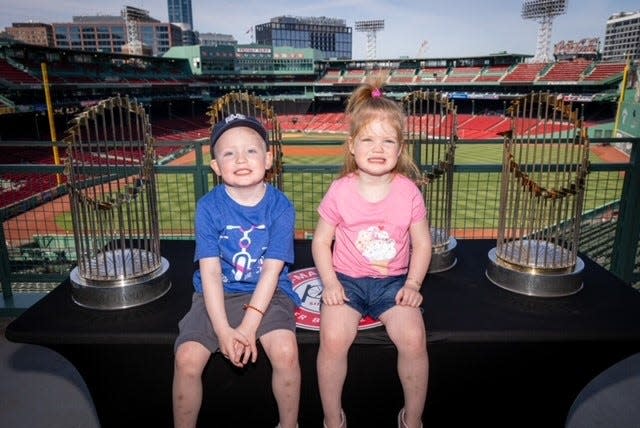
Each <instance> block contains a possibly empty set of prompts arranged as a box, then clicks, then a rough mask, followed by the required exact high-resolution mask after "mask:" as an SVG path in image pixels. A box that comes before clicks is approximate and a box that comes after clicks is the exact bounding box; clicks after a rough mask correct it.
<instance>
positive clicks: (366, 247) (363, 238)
mask: <svg viewBox="0 0 640 428" xmlns="http://www.w3.org/2000/svg"><path fill="white" fill-rule="evenodd" d="M356 247H357V248H358V250H360V252H361V253H362V255H363V256H364V257H365V258H366V259H367V260H369V263H371V265H372V266H373V267H374V268H375V269H377V270H378V271H379V272H380V274H382V275H387V274H388V272H389V262H390V261H391V260H392V259H393V258H394V257H395V256H396V241H394V240H393V239H392V238H391V237H390V236H389V233H388V232H387V231H385V230H382V229H380V228H379V227H378V226H370V227H368V228H367V229H364V230H361V231H360V232H358V240H357V241H356Z"/></svg>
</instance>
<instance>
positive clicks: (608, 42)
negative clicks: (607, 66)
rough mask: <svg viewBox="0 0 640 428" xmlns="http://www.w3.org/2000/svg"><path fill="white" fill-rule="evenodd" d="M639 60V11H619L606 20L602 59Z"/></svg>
mask: <svg viewBox="0 0 640 428" xmlns="http://www.w3.org/2000/svg"><path fill="white" fill-rule="evenodd" d="M627 56H629V57H630V58H631V60H635V61H637V60H640V11H637V12H620V13H616V14H614V15H611V16H610V17H609V19H608V20H607V29H606V33H605V37H604V47H603V51H602V59H603V60H604V61H611V60H625V59H626V58H627Z"/></svg>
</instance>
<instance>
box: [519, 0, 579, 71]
mask: <svg viewBox="0 0 640 428" xmlns="http://www.w3.org/2000/svg"><path fill="white" fill-rule="evenodd" d="M567 3H568V0H529V1H524V2H523V3H522V18H523V19H535V20H537V21H539V22H540V28H538V40H537V43H536V54H535V56H534V57H533V61H534V62H547V61H549V59H550V56H549V51H550V47H551V27H552V25H551V24H552V21H553V18H555V17H556V16H558V15H563V14H564V13H566V11H567Z"/></svg>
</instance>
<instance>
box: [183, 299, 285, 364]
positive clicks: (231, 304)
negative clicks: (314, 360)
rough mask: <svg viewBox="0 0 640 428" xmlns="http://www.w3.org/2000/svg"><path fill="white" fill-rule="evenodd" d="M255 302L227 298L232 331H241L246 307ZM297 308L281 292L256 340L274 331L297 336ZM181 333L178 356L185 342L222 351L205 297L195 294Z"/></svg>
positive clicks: (261, 323)
mask: <svg viewBox="0 0 640 428" xmlns="http://www.w3.org/2000/svg"><path fill="white" fill-rule="evenodd" d="M249 301H251V294H248V293H237V294H227V293H225V295H224V307H225V310H226V312H227V319H228V320H229V325H230V326H231V327H234V328H235V327H237V326H238V325H240V323H241V322H242V318H243V317H244V313H245V311H244V309H242V305H244V304H247V303H249ZM295 310H296V305H295V303H293V301H292V300H291V299H290V298H289V296H287V295H286V294H285V293H284V292H283V291H281V290H279V289H277V290H276V292H275V293H274V295H273V298H272V299H271V303H270V304H269V307H268V308H267V310H266V311H265V313H264V317H263V318H262V321H261V322H260V325H259V326H258V331H257V332H256V337H257V338H260V337H261V336H262V335H264V334H266V333H269V332H270V331H273V330H291V331H293V332H294V333H295V330H296V318H295V314H294V311H295ZM178 328H179V330H180V331H179V333H178V338H177V339H176V343H175V344H174V347H173V350H174V352H175V351H176V350H177V349H178V346H180V345H181V344H183V343H184V342H191V341H193V342H198V343H200V344H202V345H203V346H204V347H205V348H207V349H208V350H209V351H211V353H214V352H217V351H218V350H219V349H220V345H219V343H218V337H217V336H216V333H215V331H213V325H212V324H211V320H210V319H209V314H208V313H207V308H206V307H205V304H204V296H203V295H202V294H201V293H193V298H192V300H191V309H189V312H187V314H186V315H185V316H184V318H182V320H180V322H179V323H178Z"/></svg>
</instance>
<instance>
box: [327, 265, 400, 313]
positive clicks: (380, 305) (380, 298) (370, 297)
mask: <svg viewBox="0 0 640 428" xmlns="http://www.w3.org/2000/svg"><path fill="white" fill-rule="evenodd" d="M336 274H337V276H338V280H339V281H340V283H341V284H342V288H344V292H345V294H346V295H347V297H348V298H349V301H348V302H345V303H346V304H347V305H348V306H350V307H352V308H353V309H355V310H356V311H358V312H359V313H360V314H361V315H362V316H366V315H369V316H370V317H371V318H373V319H376V320H377V319H380V315H382V314H383V313H384V312H385V311H387V310H388V309H391V308H392V307H394V306H396V295H397V294H398V291H400V289H401V288H402V287H404V283H405V281H406V279H407V276H406V275H398V276H387V277H384V278H371V277H363V278H352V277H350V276H348V275H345V274H342V273H340V272H336Z"/></svg>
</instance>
